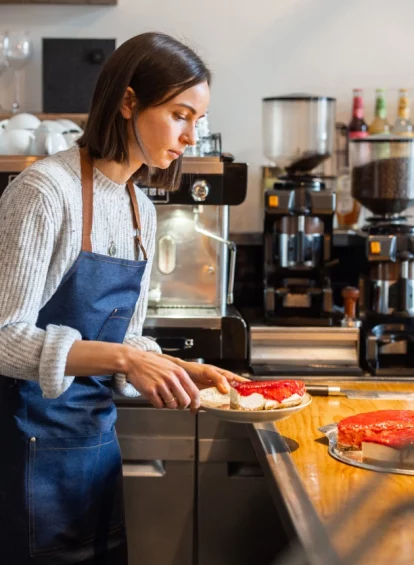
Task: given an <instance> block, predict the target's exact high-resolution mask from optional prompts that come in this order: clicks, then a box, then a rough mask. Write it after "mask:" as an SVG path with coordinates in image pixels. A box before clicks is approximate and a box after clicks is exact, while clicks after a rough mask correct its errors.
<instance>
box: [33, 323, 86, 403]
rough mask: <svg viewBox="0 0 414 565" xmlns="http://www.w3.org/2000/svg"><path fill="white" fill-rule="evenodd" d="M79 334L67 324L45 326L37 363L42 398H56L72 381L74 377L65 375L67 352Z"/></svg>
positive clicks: (79, 337)
mask: <svg viewBox="0 0 414 565" xmlns="http://www.w3.org/2000/svg"><path fill="white" fill-rule="evenodd" d="M80 339H82V336H81V334H80V333H79V332H78V331H77V330H74V329H73V328H69V327H68V326H55V325H52V324H49V325H48V326H47V327H46V337H45V340H44V343H43V349H42V353H41V355H40V364H39V384H40V388H41V389H42V392H43V396H44V398H57V397H58V396H60V395H61V394H63V393H64V392H65V391H66V390H67V389H68V388H69V387H70V385H71V384H72V383H73V380H74V378H75V377H70V376H65V367H66V361H67V357H68V353H69V350H70V348H71V347H72V345H73V344H74V342H75V341H77V340H80Z"/></svg>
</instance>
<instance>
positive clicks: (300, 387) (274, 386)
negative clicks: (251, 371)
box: [230, 380, 306, 410]
mask: <svg viewBox="0 0 414 565" xmlns="http://www.w3.org/2000/svg"><path fill="white" fill-rule="evenodd" d="M305 392H306V389H305V385H304V383H303V382H302V381H295V380H285V381H256V382H251V381H249V382H234V383H232V386H231V388H230V408H232V409H233V410H275V409H277V408H288V407H289V406H297V405H298V404H300V403H301V402H302V400H303V397H304V395H305Z"/></svg>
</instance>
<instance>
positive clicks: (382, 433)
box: [338, 410, 414, 450]
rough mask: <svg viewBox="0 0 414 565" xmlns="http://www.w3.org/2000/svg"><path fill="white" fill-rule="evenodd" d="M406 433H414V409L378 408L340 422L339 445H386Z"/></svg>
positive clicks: (357, 447) (359, 447) (350, 446)
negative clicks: (364, 443) (363, 443)
mask: <svg viewBox="0 0 414 565" xmlns="http://www.w3.org/2000/svg"><path fill="white" fill-rule="evenodd" d="M405 433H412V434H413V435H414V410H377V411H376V412H365V413H362V414H357V415H355V416H349V417H348V418H344V419H343V420H341V421H340V422H339V424H338V447H340V448H345V449H358V450H360V449H361V447H362V442H366V443H377V444H381V445H384V442H386V441H387V438H388V439H389V441H394V443H395V442H397V441H398V437H403V434H405Z"/></svg>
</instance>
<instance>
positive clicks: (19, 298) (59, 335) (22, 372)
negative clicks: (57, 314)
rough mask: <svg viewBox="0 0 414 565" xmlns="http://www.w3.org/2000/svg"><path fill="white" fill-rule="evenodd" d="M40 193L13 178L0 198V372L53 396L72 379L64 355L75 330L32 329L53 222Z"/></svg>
mask: <svg viewBox="0 0 414 565" xmlns="http://www.w3.org/2000/svg"><path fill="white" fill-rule="evenodd" d="M52 218H53V214H52V209H51V208H50V206H49V205H48V203H47V202H46V200H45V198H44V196H43V194H42V192H41V191H39V190H38V189H37V188H34V187H32V186H31V184H30V183H28V182H25V181H20V182H19V180H18V179H17V180H16V181H15V182H14V183H13V186H9V188H8V189H7V190H6V192H5V193H4V195H3V197H2V198H1V199H0V264H1V265H2V273H1V275H0V374H2V375H5V376H8V377H13V378H16V379H24V380H30V381H36V382H38V383H39V385H40V387H41V389H42V391H43V396H44V397H47V398H56V397H57V396H59V395H60V394H62V393H63V392H64V391H65V390H66V389H67V388H68V387H69V386H70V384H71V383H72V381H73V378H74V377H70V376H65V375H64V371H65V366H66V358H67V354H68V352H69V350H70V348H71V347H72V344H73V343H74V341H76V340H78V339H81V335H80V333H79V332H78V331H77V330H75V329H73V328H70V327H66V326H55V325H48V326H47V328H46V330H42V329H40V328H38V327H36V321H37V318H38V314H39V310H40V309H41V308H42V306H43V304H42V297H43V292H44V288H45V282H46V277H47V273H48V269H49V265H50V260H51V257H52V254H53V250H54V242H55V235H56V234H55V229H56V228H55V226H54V223H53V219H52Z"/></svg>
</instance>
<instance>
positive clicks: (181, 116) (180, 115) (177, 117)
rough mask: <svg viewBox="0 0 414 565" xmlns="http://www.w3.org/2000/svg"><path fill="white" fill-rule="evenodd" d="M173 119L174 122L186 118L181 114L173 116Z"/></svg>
mask: <svg viewBox="0 0 414 565" xmlns="http://www.w3.org/2000/svg"><path fill="white" fill-rule="evenodd" d="M174 117H175V119H176V120H185V119H186V118H187V116H184V115H183V114H174Z"/></svg>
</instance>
